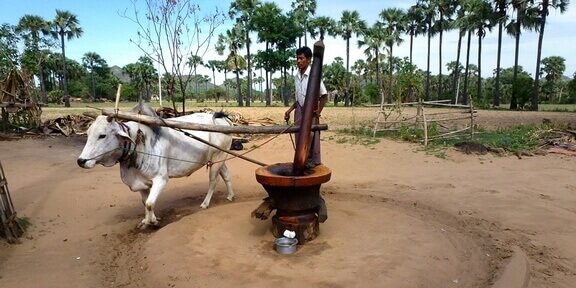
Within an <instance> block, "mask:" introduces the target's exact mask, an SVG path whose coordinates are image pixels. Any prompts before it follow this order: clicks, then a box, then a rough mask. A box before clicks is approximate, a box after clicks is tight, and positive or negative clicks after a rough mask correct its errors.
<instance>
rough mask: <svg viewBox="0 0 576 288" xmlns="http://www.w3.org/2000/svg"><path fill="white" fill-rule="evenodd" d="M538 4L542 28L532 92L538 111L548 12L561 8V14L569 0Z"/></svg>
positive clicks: (535, 109) (551, 0) (555, 0)
mask: <svg viewBox="0 0 576 288" xmlns="http://www.w3.org/2000/svg"><path fill="white" fill-rule="evenodd" d="M537 6H538V7H539V8H540V10H539V12H540V13H539V14H540V28H539V29H538V31H539V32H540V33H539V35H538V55H537V56H536V74H535V75H534V90H533V93H532V103H531V104H532V105H531V108H532V111H538V102H539V97H540V96H539V95H538V94H539V92H540V86H539V84H540V83H539V82H540V63H541V57H542V40H543V39H544V28H545V27H546V17H547V16H548V13H550V11H549V10H550V7H552V8H554V9H558V10H560V13H561V14H563V13H564V12H566V8H567V7H568V0H542V1H541V2H540V3H539V4H538V5H537Z"/></svg>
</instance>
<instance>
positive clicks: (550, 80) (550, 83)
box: [540, 56, 566, 101]
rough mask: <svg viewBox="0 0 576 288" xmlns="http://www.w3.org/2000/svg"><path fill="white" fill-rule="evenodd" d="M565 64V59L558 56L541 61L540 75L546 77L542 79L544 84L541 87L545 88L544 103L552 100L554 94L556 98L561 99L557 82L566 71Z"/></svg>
mask: <svg viewBox="0 0 576 288" xmlns="http://www.w3.org/2000/svg"><path fill="white" fill-rule="evenodd" d="M565 62H566V59H564V58H563V57H560V56H550V57H546V58H544V59H542V70H541V72H540V73H546V76H545V77H544V78H545V79H546V83H545V85H544V87H543V88H546V89H544V92H545V100H546V101H552V100H554V95H555V94H556V96H557V97H556V98H558V99H560V98H561V95H560V91H559V90H560V89H559V84H560V83H559V82H560V80H561V79H562V75H563V74H564V71H565V70H566V64H565Z"/></svg>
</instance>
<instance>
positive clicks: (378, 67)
mask: <svg viewBox="0 0 576 288" xmlns="http://www.w3.org/2000/svg"><path fill="white" fill-rule="evenodd" d="M374 54H376V85H378V96H380V110H383V109H384V94H383V93H382V82H380V65H379V62H380V60H379V58H380V55H379V53H378V49H376V53H374Z"/></svg>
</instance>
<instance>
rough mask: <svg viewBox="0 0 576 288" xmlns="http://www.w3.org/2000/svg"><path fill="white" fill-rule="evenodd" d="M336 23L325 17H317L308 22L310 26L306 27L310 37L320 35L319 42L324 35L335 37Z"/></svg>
mask: <svg viewBox="0 0 576 288" xmlns="http://www.w3.org/2000/svg"><path fill="white" fill-rule="evenodd" d="M335 28H336V21H334V19H332V18H330V17H327V16H318V17H315V18H312V20H310V25H309V26H308V29H309V32H310V36H312V37H313V38H316V36H318V34H319V35H320V41H324V35H326V34H328V35H330V36H334V35H336V33H335V32H336V29H335Z"/></svg>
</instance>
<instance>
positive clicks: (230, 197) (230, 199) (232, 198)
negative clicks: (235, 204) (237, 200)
mask: <svg viewBox="0 0 576 288" xmlns="http://www.w3.org/2000/svg"><path fill="white" fill-rule="evenodd" d="M226 199H228V201H234V196H228V197H226Z"/></svg>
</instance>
